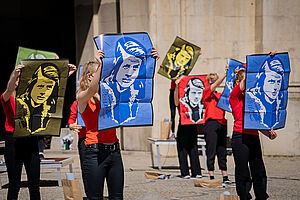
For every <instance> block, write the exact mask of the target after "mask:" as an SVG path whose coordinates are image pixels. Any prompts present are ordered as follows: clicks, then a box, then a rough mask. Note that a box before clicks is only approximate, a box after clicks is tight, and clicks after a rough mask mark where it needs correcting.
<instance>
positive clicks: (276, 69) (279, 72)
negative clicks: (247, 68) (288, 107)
mask: <svg viewBox="0 0 300 200" xmlns="http://www.w3.org/2000/svg"><path fill="white" fill-rule="evenodd" d="M263 70H264V73H262V75H261V77H260V79H262V80H263V86H262V87H263V91H264V92H265V94H266V95H267V97H268V98H269V99H270V100H275V99H276V98H277V97H278V94H279V91H280V89H281V85H282V81H283V76H284V70H283V67H282V64H281V62H280V60H278V59H268V60H267V61H266V62H265V63H264V65H263Z"/></svg>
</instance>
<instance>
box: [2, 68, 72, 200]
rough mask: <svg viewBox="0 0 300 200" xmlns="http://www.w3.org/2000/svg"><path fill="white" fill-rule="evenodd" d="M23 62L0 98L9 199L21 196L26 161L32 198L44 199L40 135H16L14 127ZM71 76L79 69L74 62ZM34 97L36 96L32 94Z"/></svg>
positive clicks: (14, 72) (70, 72) (12, 74)
mask: <svg viewBox="0 0 300 200" xmlns="http://www.w3.org/2000/svg"><path fill="white" fill-rule="evenodd" d="M23 68H24V65H17V66H16V67H15V68H14V70H13V72H12V73H11V75H10V78H9V81H8V83H7V88H6V90H5V92H4V93H3V94H2V95H1V97H0V100H1V103H2V106H3V110H4V113H5V116H6V121H5V130H6V133H5V152H4V158H5V165H6V167H7V174H8V181H9V186H8V192H7V199H9V200H10V199H18V194H19V190H20V187H21V174H22V167H23V164H24V166H25V170H26V173H27V180H28V188H29V193H30V199H41V196H40V189H39V182H40V158H39V148H38V137H37V136H31V137H20V138H14V137H13V132H14V129H15V123H14V116H15V110H16V100H15V96H16V88H17V87H18V84H19V77H20V73H21V71H22V69H23ZM69 68H70V70H69V76H70V75H71V74H72V73H73V72H74V71H75V70H76V66H75V65H70V64H69ZM32 98H33V97H32Z"/></svg>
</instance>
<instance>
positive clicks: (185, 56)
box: [158, 36, 201, 80]
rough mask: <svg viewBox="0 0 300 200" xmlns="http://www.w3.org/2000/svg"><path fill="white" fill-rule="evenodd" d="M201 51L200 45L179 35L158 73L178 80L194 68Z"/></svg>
mask: <svg viewBox="0 0 300 200" xmlns="http://www.w3.org/2000/svg"><path fill="white" fill-rule="evenodd" d="M200 51H201V48H200V47H198V46H196V45H194V44H192V43H190V42H188V41H186V40H184V39H182V38H180V37H178V36H177V37H176V38H175V41H174V42H173V44H172V45H171V47H170V49H169V51H168V52H167V55H166V57H165V58H164V60H163V62H162V64H161V66H160V68H159V70H158V73H159V74H160V75H162V76H164V77H167V78H168V79H171V80H176V79H177V78H178V77H180V76H181V75H188V74H189V73H190V72H191V70H192V69H193V67H194V65H195V63H196V61H197V59H198V57H199V55H200V54H199V53H200Z"/></svg>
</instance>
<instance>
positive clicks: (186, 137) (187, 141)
mask: <svg viewBox="0 0 300 200" xmlns="http://www.w3.org/2000/svg"><path fill="white" fill-rule="evenodd" d="M197 134H198V133H197V126H196V125H180V124H179V125H178V131H177V138H176V140H177V151H178V159H179V166H180V173H181V176H187V175H189V174H190V173H189V166H188V160H187V155H189V157H190V164H191V172H192V177H195V176H196V175H201V167H200V161H199V155H198V147H197Z"/></svg>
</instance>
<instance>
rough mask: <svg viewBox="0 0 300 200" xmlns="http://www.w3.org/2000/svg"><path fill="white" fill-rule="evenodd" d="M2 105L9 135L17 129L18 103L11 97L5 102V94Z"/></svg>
mask: <svg viewBox="0 0 300 200" xmlns="http://www.w3.org/2000/svg"><path fill="white" fill-rule="evenodd" d="M0 99H1V103H2V107H3V110H4V114H5V130H6V131H7V132H9V133H11V134H12V133H13V132H14V129H15V120H14V117H15V113H16V101H15V99H14V98H13V97H12V96H10V97H9V100H8V101H7V102H4V99H3V94H1V97H0Z"/></svg>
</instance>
